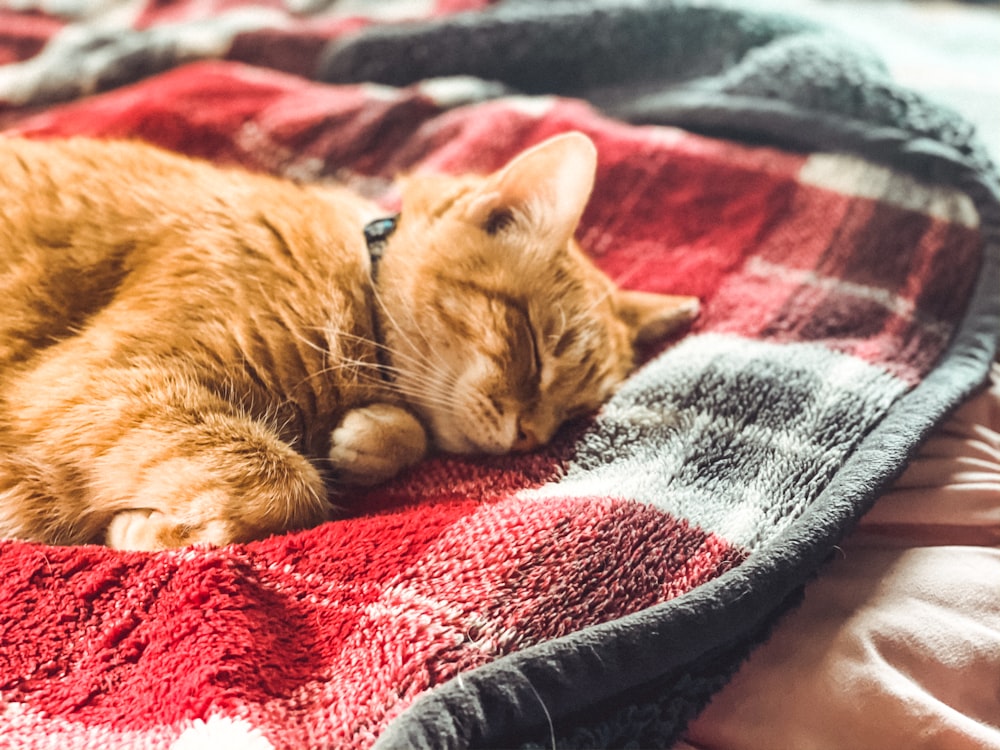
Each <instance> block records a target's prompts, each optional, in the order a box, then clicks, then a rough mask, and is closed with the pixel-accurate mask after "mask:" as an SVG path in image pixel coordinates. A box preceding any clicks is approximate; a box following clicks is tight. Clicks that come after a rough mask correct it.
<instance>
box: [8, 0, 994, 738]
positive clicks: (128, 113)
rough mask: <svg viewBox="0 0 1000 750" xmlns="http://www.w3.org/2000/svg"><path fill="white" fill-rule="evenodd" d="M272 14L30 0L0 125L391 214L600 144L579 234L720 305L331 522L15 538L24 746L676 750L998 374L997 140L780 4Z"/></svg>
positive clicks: (220, 7) (12, 650)
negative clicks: (526, 445) (591, 392)
mask: <svg viewBox="0 0 1000 750" xmlns="http://www.w3.org/2000/svg"><path fill="white" fill-rule="evenodd" d="M270 5H271V6H273V7H262V6H258V5H253V6H251V5H244V4H242V3H240V2H238V1H236V2H230V1H228V0H211V1H210V2H190V1H186V0H173V1H171V0H159V1H155V2H154V0H148V1H147V2H127V3H126V2H122V3H120V4H115V3H100V4H94V5H93V6H91V4H88V3H86V2H82V0H81V2H79V3H73V2H65V3H60V4H59V5H58V6H53V7H58V8H60V9H62V10H61V12H62V13H63V15H51V14H48V13H45V12H43V11H42V10H41V9H40V8H41V7H45V6H44V4H42V3H39V9H32V8H31V7H30V6H31V3H30V2H22V3H18V4H17V7H19V8H21V9H20V10H17V11H11V10H6V11H0V29H2V31H0V63H2V65H0V124H2V126H3V127H4V128H6V129H7V130H9V131H14V132H19V133H24V134H29V135H32V136H36V137H48V136H56V135H68V134H86V135H93V136H100V137H112V136H114V137H119V136H121V137H137V138H142V139H145V140H148V141H151V142H154V143H157V144H160V145H163V146H166V147H169V148H172V149H174V150H177V151H180V152H184V153H188V154H194V155H199V156H204V157H207V158H210V159H213V160H215V161H217V162H221V163H239V164H242V165H245V166H248V167H251V168H254V169H258V170H263V171H268V172H273V173H277V174H282V175H286V176H289V177H292V178H295V179H299V180H324V179H330V178H336V179H339V180H343V181H346V182H348V183H349V184H352V185H355V186H357V187H358V189H360V190H363V191H364V192H366V193H368V194H370V195H374V196H376V197H378V196H385V195H387V194H388V193H389V191H390V190H391V180H392V178H393V177H394V175H396V174H397V173H400V172H404V171H410V170H437V171H451V172H454V171H469V170H491V169H495V168H497V167H498V166H500V165H501V164H503V163H504V162H505V161H506V160H507V159H509V158H510V157H511V156H513V155H514V154H515V153H517V152H519V151H520V150H522V149H524V148H525V147H527V146H529V145H532V144H534V143H537V142H539V141H541V140H543V139H544V138H546V137H548V136H550V135H553V134H555V133H558V132H561V131H565V130H570V129H576V130H581V131H583V132H585V133H587V134H588V135H589V136H591V138H593V140H594V141H595V143H596V144H597V146H598V149H599V152H600V165H599V171H598V177H597V188H596V191H595V195H594V197H593V199H592V202H591V204H590V206H589V207H588V209H587V212H586V214H585V216H584V219H583V223H582V226H581V229H580V232H579V239H580V241H581V243H582V245H583V246H584V247H585V248H586V249H587V251H588V252H589V253H591V254H592V256H593V257H594V258H595V259H596V261H597V262H598V264H599V265H600V266H601V267H603V268H604V269H605V270H606V271H607V272H608V273H609V274H611V275H612V276H613V277H615V278H616V279H617V280H619V281H620V282H621V283H622V284H623V285H625V286H628V287H632V288H638V289H647V290H653V291H660V292H667V293H677V294H696V295H698V296H699V297H700V298H701V300H702V302H703V313H702V315H701V317H700V318H699V320H698V321H697V323H696V325H695V327H694V328H693V330H692V331H690V332H689V333H688V334H687V335H686V336H685V337H684V338H682V339H681V340H679V341H673V342H669V344H668V345H666V346H663V347H660V348H659V349H657V350H655V351H650V352H648V353H647V355H648V356H647V359H646V361H645V364H644V366H643V367H642V368H641V369H640V370H639V371H638V372H637V373H636V374H635V376H634V377H633V378H632V379H630V380H629V381H628V382H627V383H626V385H625V386H624V388H623V389H622V390H621V391H620V392H619V393H618V394H617V395H616V396H615V397H614V399H613V400H612V401H611V402H610V403H608V404H607V405H606V406H605V407H604V408H603V409H602V410H601V411H600V413H599V414H597V415H596V416H594V417H593V418H591V419H588V420H585V421H581V422H577V423H574V424H571V425H568V426H567V427H566V428H565V429H564V430H563V431H562V432H561V433H560V434H559V436H558V437H557V438H556V440H555V441H554V442H553V444H551V445H550V446H548V447H547V448H545V449H544V450H541V451H539V452H537V453H535V454H532V455H524V456H516V457H502V458H455V457H448V456H437V457H433V458H431V459H429V460H428V461H427V462H426V463H425V464H423V465H421V466H419V467H418V468H416V469H415V470H413V471H411V472H409V473H407V474H406V475H404V476H402V477H400V478H399V479H397V480H395V481H393V482H391V483H390V484H388V485H386V486H383V487H380V488H377V489H374V490H372V491H370V492H367V493H359V494H356V495H352V496H348V497H343V498H338V502H340V503H341V504H345V505H347V506H348V507H349V509H350V514H349V516H348V517H346V518H344V519H343V520H339V521H335V522H332V523H328V524H325V525H323V526H322V527H319V528H316V529H312V530H309V531H305V532H301V533H294V534H287V535H284V536H280V537H274V538H270V539H267V540H264V541H261V542H257V543H253V544H247V545H236V546H231V547H226V548H223V549H206V548H189V549H183V550H179V551H173V552H166V553H160V554H144V553H123V552H116V551H112V550H108V549H104V548H97V547H75V548H60V547H46V546H41V545H35V544H26V543H20V542H11V541H7V542H0V612H2V617H0V747H11V748H43V747H44V748H70V747H80V748H83V747H86V748H91V747H94V748H97V747H99V748H129V747H134V748H176V749H177V750H183V749H184V748H200V747H205V748H208V747H241V748H253V749H258V748H259V749H261V750H263V749H265V748H306V747H315V748H366V747H371V746H375V747H381V748H416V747H427V748H441V747H469V746H524V747H538V746H549V745H555V746H559V747H570V746H611V745H623V744H629V743H631V744H632V745H639V746H663V745H666V744H669V743H670V742H671V741H672V739H674V738H675V737H676V736H677V735H678V734H679V733H680V732H681V731H682V729H683V727H684V725H685V722H686V721H687V720H689V719H690V717H691V716H692V715H693V714H694V713H695V712H696V711H697V710H698V709H699V708H700V707H701V706H703V705H704V704H705V703H706V701H707V700H708V699H709V698H710V696H711V694H712V693H713V691H715V690H717V689H718V688H719V687H720V686H721V685H722V684H724V683H725V681H726V680H727V679H728V677H729V675H731V674H732V672H733V671H734V670H735V668H736V666H737V665H738V664H739V662H740V660H741V659H742V658H743V657H744V656H745V655H746V653H747V652H748V650H749V649H750V648H751V647H752V646H753V644H755V643H757V642H759V641H760V640H761V639H762V638H763V637H765V635H766V633H767V631H768V628H769V627H770V626H771V625H772V624H773V622H774V621H775V619H776V618H777V617H778V616H779V615H780V614H781V613H782V612H783V611H784V610H786V609H787V608H788V607H789V606H793V605H794V603H795V601H796V598H797V596H798V594H799V592H800V590H801V587H802V586H803V585H804V583H805V582H806V581H807V580H808V579H809V578H810V577H811V576H812V575H814V574H815V573H816V571H817V570H818V569H819V568H820V566H821V564H822V562H823V561H824V559H826V558H827V557H828V556H829V555H830V554H831V553H832V552H833V550H834V549H835V545H836V543H837V541H838V540H839V539H840V538H841V537H842V536H843V534H844V533H846V531H847V530H848V529H849V528H850V527H851V525H852V523H853V522H854V521H855V520H856V519H857V518H858V517H859V516H860V515H861V514H862V513H863V512H864V511H865V510H866V509H867V508H868V507H869V506H870V505H871V503H872V502H874V500H875V498H876V497H877V496H878V494H879V492H880V491H881V490H882V489H883V488H884V487H885V486H886V485H887V483H888V482H890V481H891V480H892V478H893V477H894V476H896V475H897V474H898V473H899V472H900V471H901V470H902V467H903V466H904V464H905V462H906V460H907V457H908V456H909V455H910V454H911V453H912V451H913V450H914V448H915V446H916V445H917V444H918V443H919V441H920V440H921V439H922V437H923V436H924V435H926V433H927V432H928V431H929V430H930V429H931V428H932V427H933V426H934V425H935V424H936V423H937V422H939V421H940V420H941V419H942V417H943V415H944V414H945V413H946V412H947V411H948V410H949V409H950V408H952V407H953V406H954V405H955V404H956V403H958V402H959V401H960V400H961V399H962V398H963V397H964V396H966V395H967V394H968V393H970V392H971V391H972V390H973V389H974V388H975V387H976V386H977V385H978V383H979V382H980V381H981V380H982V379H983V377H984V376H985V374H986V371H987V367H988V363H989V362H990V360H991V358H992V356H993V346H994V337H995V332H996V330H997V322H998V302H997V299H998V294H997V284H998V282H1000V269H998V245H1000V230H998V227H1000V209H998V205H1000V204H998V201H997V182H996V173H995V172H994V171H993V168H992V166H991V165H990V164H989V160H988V159H987V158H986V156H985V155H984V153H983V151H982V149H981V148H980V147H979V145H978V143H977V141H976V140H975V138H974V136H973V135H972V133H971V132H970V129H969V128H968V126H967V125H966V124H965V123H964V122H963V121H962V120H960V119H959V118H958V117H956V116H955V115H953V114H951V113H949V112H947V111H945V110H943V109H940V108H938V107H936V106H934V105H933V104H931V103H929V102H926V101H924V100H923V99H921V98H920V97H918V96H916V95H914V94H912V93H910V92H908V91H904V90H901V89H899V88H898V87H897V86H895V85H894V84H893V83H892V81H891V80H889V79H888V77H887V75H886V73H885V70H884V69H883V68H882V67H881V66H880V64H879V63H878V62H877V61H876V60H873V59H872V58H871V57H870V56H869V55H868V54H867V52H865V51H864V50H859V49H857V48H856V47H854V46H853V45H851V44H850V43H849V42H847V41H845V40H843V39H840V38H839V37H836V36H834V35H831V34H829V33H828V32H825V31H823V30H822V29H817V28H814V27H812V26H810V25H808V24H805V23H802V22H799V21H796V20H793V19H789V18H785V17H776V16H766V15H758V14H752V13H749V12H747V11H737V10H733V9H725V8H717V7H713V6H711V5H706V4H704V3H692V4H687V3H683V2H655V1H654V0H634V1H633V2H630V3H601V2H572V3H570V2H553V3H546V4H531V3H525V2H514V1H510V0H509V1H508V2H503V3H497V4H495V5H492V6H488V7H487V4H486V3H484V2H476V1H475V0H466V1H465V2H462V1H461V0H452V1H451V2H448V1H446V0H440V1H439V2H436V3H434V2H417V3H412V2H410V3H403V2H382V3H377V4H370V5H365V4H363V3H355V2H347V1H342V2H333V3H329V4H324V3H322V2H318V1H317V2H310V1H309V0H296V1H295V2H293V1H292V0H288V2H287V3H286V7H282V6H281V5H280V3H277V2H276V3H272V4H270ZM480 6H481V7H480ZM92 7H93V8H94V9H95V10H92V9H91V8H92ZM418 16H419V17H418ZM680 128H683V129H680ZM0 179H2V178H0ZM0 210H2V208H0Z"/></svg>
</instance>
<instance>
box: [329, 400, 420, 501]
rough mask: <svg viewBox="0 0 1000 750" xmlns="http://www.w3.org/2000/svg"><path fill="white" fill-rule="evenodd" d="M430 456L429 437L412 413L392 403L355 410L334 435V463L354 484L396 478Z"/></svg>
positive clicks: (369, 483)
mask: <svg viewBox="0 0 1000 750" xmlns="http://www.w3.org/2000/svg"><path fill="white" fill-rule="evenodd" d="M426 453H427V434H426V433H425V432H424V428H423V426H422V425H421V424H420V422H418V421H417V419H416V417H414V416H413V415H412V414H410V412H408V411H406V410H405V409H403V408H401V407H398V406H394V405H392V404H372V405H371V406H365V407H362V408H360V409H352V410H351V411H349V412H347V414H345V415H344V419H343V420H342V421H341V423H340V425H339V426H338V427H337V429H335V430H334V431H333V432H332V433H331V435H330V456H329V457H330V463H331V464H332V465H333V467H334V468H335V469H336V471H337V475H338V477H339V478H340V479H341V480H342V481H345V482H348V483H350V484H358V485H364V486H370V485H373V484H378V483H379V482H384V481H385V480H387V479H391V478H392V477H394V476H396V474H398V473H399V472H400V471H402V470H403V469H405V468H407V467H408V466H412V465H413V464H415V463H417V462H418V461H419V460H420V459H421V458H423V457H424V455H425V454H426Z"/></svg>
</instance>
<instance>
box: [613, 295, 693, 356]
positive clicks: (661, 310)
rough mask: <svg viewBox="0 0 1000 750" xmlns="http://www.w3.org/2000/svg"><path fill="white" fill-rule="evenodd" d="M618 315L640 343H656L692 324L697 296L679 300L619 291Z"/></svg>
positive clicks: (672, 296)
mask: <svg viewBox="0 0 1000 750" xmlns="http://www.w3.org/2000/svg"><path fill="white" fill-rule="evenodd" d="M615 302H616V307H617V310H618V316H619V317H620V318H621V319H622V320H623V321H625V324H626V325H627V326H628V327H629V329H630V330H631V332H632V340H633V341H634V342H635V343H637V344H647V343H651V342H653V341H656V340H658V339H660V338H662V337H664V336H666V335H667V334H669V333H672V332H673V331H675V330H677V329H678V328H680V327H681V326H682V325H684V324H686V323H688V322H690V321H692V320H694V319H695V317H697V315H698V309H699V303H698V298H697V297H679V296H675V295H672V294H655V293H653V292H637V291H633V290H629V289H620V290H618V292H617V293H616V296H615Z"/></svg>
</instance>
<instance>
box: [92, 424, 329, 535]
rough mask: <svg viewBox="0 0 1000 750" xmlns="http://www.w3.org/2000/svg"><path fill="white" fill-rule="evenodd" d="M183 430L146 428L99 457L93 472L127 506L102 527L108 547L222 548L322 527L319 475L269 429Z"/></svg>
mask: <svg viewBox="0 0 1000 750" xmlns="http://www.w3.org/2000/svg"><path fill="white" fill-rule="evenodd" d="M192 422H193V423H189V424H185V425H178V424H177V422H176V421H173V422H172V423H171V424H169V425H164V428H165V429H162V430H161V429H157V428H155V427H153V428H151V426H150V425H148V424H146V425H144V426H143V427H142V428H141V429H136V430H133V431H132V433H131V434H125V435H123V436H122V437H121V438H120V439H119V441H118V442H117V444H116V445H115V446H114V448H112V449H111V450H110V451H108V452H107V453H105V454H104V455H103V456H101V457H100V459H99V465H98V466H96V467H95V469H96V472H95V473H96V474H97V475H99V476H102V477H103V478H104V479H103V481H104V482H105V483H107V484H109V485H110V486H113V487H115V488H116V489H117V491H118V492H119V493H121V494H120V497H121V498H122V503H121V504H120V507H121V506H122V505H124V506H126V507H121V509H120V510H119V511H118V512H117V514H116V515H115V516H114V517H113V518H112V520H111V522H110V525H109V527H108V531H107V534H106V542H107V544H108V545H109V546H111V547H116V548H123V549H141V550H159V549H167V548H170V547H180V546H184V545H188V544H198V543H207V544H212V545H224V544H229V543H232V542H247V541H251V540H253V539H260V538H262V537H265V536H268V535H269V534H275V533H281V532H284V531H287V530H290V529H298V528H305V527H309V526H314V525H316V524H318V523H321V522H323V521H325V520H327V519H328V517H329V514H330V510H331V506H330V504H329V503H328V501H327V496H326V487H325V483H324V482H323V479H322V477H321V476H320V474H319V472H318V471H317V470H316V468H315V467H314V466H313V465H312V463H311V462H310V461H309V460H308V459H306V458H305V457H304V456H302V455H301V454H299V453H298V452H296V451H295V450H294V449H293V448H292V447H291V446H290V445H288V444H287V443H285V442H284V441H282V440H281V439H280V438H279V437H278V435H277V434H275V433H273V432H272V431H271V430H270V428H269V427H267V426H266V425H263V424H259V423H257V422H254V421H253V420H252V419H250V418H248V417H242V416H239V415H231V414H221V415H220V414H209V415H205V414H201V415H199V418H198V419H197V420H192Z"/></svg>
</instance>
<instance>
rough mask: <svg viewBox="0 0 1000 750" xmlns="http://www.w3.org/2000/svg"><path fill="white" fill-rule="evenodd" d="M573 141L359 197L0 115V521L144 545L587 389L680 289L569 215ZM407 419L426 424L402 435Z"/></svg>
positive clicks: (673, 310)
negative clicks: (394, 213) (382, 196)
mask: <svg viewBox="0 0 1000 750" xmlns="http://www.w3.org/2000/svg"><path fill="white" fill-rule="evenodd" d="M595 165H596V153H595V149H594V147H593V144H592V143H591V142H590V141H589V139H587V138H586V137H585V136H583V135H581V134H578V133H571V134H566V135H563V136H558V137H556V138H553V139H551V140H549V141H547V142H545V143H544V144H542V145H540V146H537V147H535V148H533V149H531V150H529V151H527V152H525V153H523V154H522V155H520V156H519V157H517V158H516V159H514V160H513V161H512V162H511V163H510V164H509V165H507V167H505V168H504V169H502V170H500V171H499V172H497V173H496V174H493V175H489V176H485V177H482V176H477V177H474V176H469V177H458V178H456V177H443V176H441V177H412V178H409V179H408V180H406V181H405V182H404V184H403V209H402V213H401V217H400V219H399V223H398V228H397V229H396V231H395V232H394V233H392V234H391V236H390V237H389V238H388V240H387V244H386V246H385V248H384V259H383V260H382V261H381V262H380V263H379V265H378V268H377V273H373V269H372V267H371V261H370V259H369V253H368V249H367V247H366V243H365V238H364V232H363V229H364V227H365V225H366V223H367V222H368V221H369V220H370V219H371V218H373V217H375V216H377V215H378V211H377V209H376V208H375V207H373V206H371V205H370V204H368V203H366V202H365V201H363V200H361V199H360V198H357V197H355V196H353V195H352V194H349V193H347V192H346V191H344V190H338V189H333V188H328V187H320V186H308V185H298V184H293V183H291V182H287V181H282V180H279V179H275V178H272V177H268V176H263V175H256V174H251V173H248V172H245V171H241V170H237V169H221V168H218V167H215V166H212V165H210V164H208V163H205V162H201V161H197V160H193V159H189V158H185V157H181V156H177V155H173V154H169V153H167V152H164V151H161V150H158V149H155V148H152V147H150V146H147V145H142V144H139V143H130V142H100V141H93V140H86V139H74V140H68V141H50V142H40V141H29V140H21V139H15V138H2V137H0V175H2V178H0V179H2V181H0V297H2V303H0V536H3V537H14V538H20V539H32V540H38V541H43V542H49V543H56V544H73V543H90V542H104V543H106V544H109V545H111V546H113V547H118V548H133V549H147V550H153V549H162V548H167V547H174V546H180V545H185V544H189V543H194V542H208V543H212V544H226V543H229V542H234V541H236V542H239V541H246V540H251V539H255V538H260V537H263V536H266V535H268V534H272V533H277V532H281V531H284V530H287V529H293V528H301V527H306V526H310V525H313V524H317V523H320V522H322V521H323V520H325V519H326V518H328V516H329V515H330V514H331V507H332V506H331V505H330V504H329V502H328V499H327V492H328V488H327V483H326V480H328V481H329V482H330V484H331V485H338V484H340V483H356V484H370V483H374V482H378V481H381V480H384V479H386V478H388V477H391V476H392V475H394V474H396V473H397V472H398V471H399V470H401V469H402V468H404V467H407V466H409V465H411V464H413V463H415V462H417V461H418V460H420V458H421V457H422V456H424V454H425V452H426V450H427V448H428V442H430V443H432V444H435V445H436V446H437V447H439V448H440V449H443V450H445V451H452V452H458V453H470V452H486V453H503V452H506V451H511V450H524V449H530V448H532V447H534V446H536V445H539V444H542V443H545V442H546V441H547V440H549V439H550V438H551V437H552V435H553V433H554V432H555V431H556V429H557V428H558V427H559V425H560V424H561V423H562V422H563V421H564V420H565V419H566V418H567V417H569V416H571V415H573V414H576V413H578V412H581V411H587V410H591V409H594V408H596V407H597V406H598V405H599V404H600V403H601V402H602V401H603V400H605V399H606V398H607V397H608V396H609V395H610V394H611V392H612V391H613V390H614V389H615V387H616V386H617V385H618V384H619V383H620V382H621V381H622V380H623V378H624V377H625V376H626V374H627V373H628V372H629V370H630V368H631V367H632V366H633V356H634V355H633V346H634V344H635V343H636V342H637V341H643V340H646V339H649V338H653V337H656V336H660V335H662V334H664V333H666V332H667V331H668V330H670V329H672V328H674V327H675V326H677V325H678V324H680V323H682V322H684V321H687V320H689V319H690V318H691V317H692V316H693V315H694V314H695V312H696V310H697V302H696V300H693V299H692V298H688V297H670V296H660V295H652V294H643V293H636V292H624V291H619V290H617V289H615V287H614V286H613V284H612V283H611V282H610V281H609V280H608V279H607V278H606V277H604V276H603V275H602V274H601V273H600V272H599V271H598V270H597V269H596V268H595V267H594V266H593V265H592V264H591V263H590V262H589V261H588V260H587V259H586V257H585V256H584V255H583V253H582V252H581V251H580V250H579V249H578V248H577V246H576V245H575V243H574V241H573V239H572V237H573V232H574V230H575V228H576V225H577V223H578V221H579V219H580V215H581V214H582V212H583V209H584V206H585V204H586V202H587V199H588V197H589V194H590V191H591V188H592V186H593V179H594V171H595ZM428 436H429V440H428Z"/></svg>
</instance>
